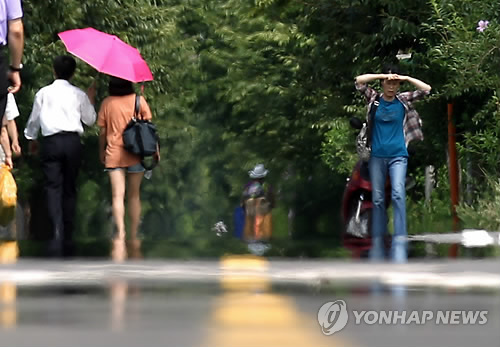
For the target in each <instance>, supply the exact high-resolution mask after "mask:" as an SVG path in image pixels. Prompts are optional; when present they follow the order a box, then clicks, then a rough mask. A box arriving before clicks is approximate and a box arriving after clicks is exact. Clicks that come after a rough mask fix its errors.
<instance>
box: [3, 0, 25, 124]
mask: <svg viewBox="0 0 500 347" xmlns="http://www.w3.org/2000/svg"><path fill="white" fill-rule="evenodd" d="M22 18H23V9H22V6H21V0H0V76H1V77H0V115H1V116H3V114H4V112H5V107H6V105H7V95H8V92H9V91H10V92H11V93H17V92H18V91H19V89H20V88H21V75H20V72H21V69H22V68H23V65H22V64H21V59H22V56H23V50H24V26H23V21H22ZM6 46H7V47H8V50H9V54H10V65H9V62H8V60H7V57H6ZM4 76H5V77H4ZM9 84H10V85H11V86H10V87H9Z"/></svg>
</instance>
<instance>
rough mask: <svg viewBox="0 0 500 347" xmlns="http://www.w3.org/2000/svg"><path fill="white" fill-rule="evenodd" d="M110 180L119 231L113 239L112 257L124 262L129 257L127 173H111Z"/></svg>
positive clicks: (113, 209) (113, 210)
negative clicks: (126, 219) (127, 242)
mask: <svg viewBox="0 0 500 347" xmlns="http://www.w3.org/2000/svg"><path fill="white" fill-rule="evenodd" d="M109 179H110V181H111V199H112V203H111V206H112V212H113V220H114V223H115V226H116V231H117V233H116V235H115V237H114V239H113V250H112V254H111V256H112V258H113V260H115V261H123V260H125V258H126V257H127V253H126V247H125V203H124V199H125V171H124V170H114V171H110V172H109Z"/></svg>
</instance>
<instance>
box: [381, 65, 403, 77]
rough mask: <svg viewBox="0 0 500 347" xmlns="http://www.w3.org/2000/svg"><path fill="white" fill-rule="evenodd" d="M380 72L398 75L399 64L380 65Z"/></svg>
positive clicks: (399, 71) (399, 72)
mask: <svg viewBox="0 0 500 347" xmlns="http://www.w3.org/2000/svg"><path fill="white" fill-rule="evenodd" d="M382 73H384V74H389V73H392V74H397V75H399V74H401V70H400V69H399V66H398V65H396V64H385V65H384V66H383V67H382Z"/></svg>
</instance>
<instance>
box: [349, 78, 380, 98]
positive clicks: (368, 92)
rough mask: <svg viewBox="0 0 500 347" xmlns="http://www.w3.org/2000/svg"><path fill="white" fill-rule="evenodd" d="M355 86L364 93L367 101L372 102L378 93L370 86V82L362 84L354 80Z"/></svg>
mask: <svg viewBox="0 0 500 347" xmlns="http://www.w3.org/2000/svg"><path fill="white" fill-rule="evenodd" d="M354 86H355V87H356V90H358V91H359V92H360V93H361V94H363V96H364V97H365V101H366V102H367V103H370V102H372V100H373V99H374V98H375V95H377V92H376V91H375V90H374V89H373V88H371V87H369V86H368V84H361V83H358V82H356V81H354Z"/></svg>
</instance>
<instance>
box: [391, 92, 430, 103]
mask: <svg viewBox="0 0 500 347" xmlns="http://www.w3.org/2000/svg"><path fill="white" fill-rule="evenodd" d="M429 94H430V92H429V91H427V90H414V91H411V92H404V93H401V94H399V97H400V98H401V99H403V100H404V101H406V102H407V103H412V102H414V101H418V100H421V99H423V98H424V97H426V96H427V95H429Z"/></svg>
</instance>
